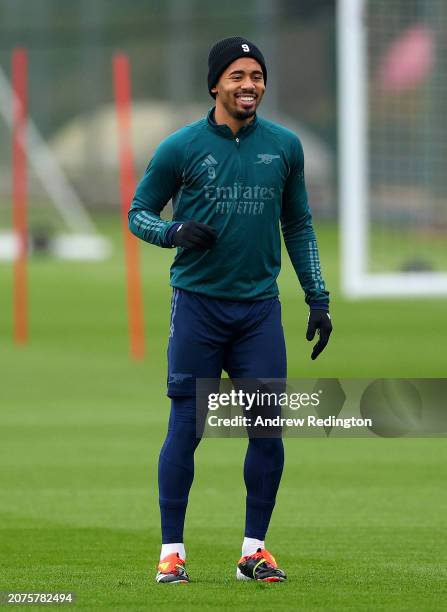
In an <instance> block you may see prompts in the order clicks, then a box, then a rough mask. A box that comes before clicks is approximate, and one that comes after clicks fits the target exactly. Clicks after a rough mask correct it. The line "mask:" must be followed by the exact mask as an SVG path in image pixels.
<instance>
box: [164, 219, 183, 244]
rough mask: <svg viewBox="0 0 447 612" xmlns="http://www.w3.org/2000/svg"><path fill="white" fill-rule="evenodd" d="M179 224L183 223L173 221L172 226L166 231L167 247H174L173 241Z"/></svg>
mask: <svg viewBox="0 0 447 612" xmlns="http://www.w3.org/2000/svg"><path fill="white" fill-rule="evenodd" d="M179 225H181V223H173V224H172V225H171V227H170V228H169V229H168V231H167V232H166V235H165V243H166V246H167V247H173V246H174V245H173V243H172V239H173V237H174V234H175V232H176V231H177V229H178V227H179Z"/></svg>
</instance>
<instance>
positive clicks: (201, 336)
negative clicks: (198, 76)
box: [129, 37, 332, 583]
mask: <svg viewBox="0 0 447 612" xmlns="http://www.w3.org/2000/svg"><path fill="white" fill-rule="evenodd" d="M208 68H209V70H208V91H209V93H210V95H211V96H212V97H213V98H214V99H215V101H216V104H215V106H214V107H213V108H212V109H211V110H210V112H209V113H208V115H207V117H205V118H203V119H201V120H199V121H197V122H196V123H193V124H191V125H188V126H186V127H184V128H182V129H181V130H179V131H177V132H175V133H174V134H172V135H171V136H169V137H168V138H167V139H166V140H164V141H163V142H162V143H161V144H160V145H159V147H158V148H157V150H156V152H155V154H154V156H153V158H152V160H151V162H150V163H149V165H148V167H147V170H146V173H145V175H144V177H143V178H142V180H141V182H140V184H139V186H138V188H137V191H136V194H135V197H134V199H133V202H132V206H131V209H130V211H129V227H130V229H131V231H132V232H133V233H134V234H135V235H136V236H138V237H139V238H141V239H142V240H145V241H146V242H149V243H151V244H155V245H158V246H161V247H168V248H169V247H177V249H178V250H177V254H176V257H175V259H174V263H173V264H172V266H171V285H172V287H173V295H172V301H171V320H170V333H169V343H168V396H169V397H170V398H171V413H170V418H169V426H168V433H167V437H166V440H165V442H164V444H163V447H162V449H161V453H160V458H159V471H158V476H159V502H160V512H161V531H162V546H161V554H160V563H159V566H158V573H157V576H156V580H157V582H159V583H178V582H188V581H189V577H188V575H187V573H186V569H185V559H186V552H185V546H184V543H183V527H184V521H185V513H186V507H187V503H188V495H189V491H190V488H191V485H192V482H193V477H194V452H195V450H196V448H197V446H198V444H199V442H200V438H198V437H197V431H196V380H197V379H199V378H213V379H219V378H220V376H221V374H222V370H225V371H226V372H227V373H228V375H229V376H230V378H232V379H233V380H235V379H258V378H275V379H281V380H285V379H286V375H287V373H286V350H285V343H284V335H283V328H282V324H281V305H280V302H279V299H278V286H277V283H276V279H277V277H278V274H279V271H280V267H281V236H280V229H279V228H280V226H281V229H282V233H283V236H284V241H285V244H286V247H287V250H288V253H289V256H290V259H291V261H292V264H293V266H294V268H295V271H296V273H297V276H298V279H299V282H300V284H301V286H302V288H303V290H304V295H305V301H306V303H307V305H308V307H309V317H308V325H307V333H306V337H307V339H308V340H313V338H314V336H315V333H316V332H318V334H319V340H318V342H317V343H316V344H315V346H314V348H313V352H312V355H311V358H312V359H315V358H316V357H317V356H318V355H319V354H320V353H321V351H322V350H323V349H324V347H325V346H326V344H327V342H328V340H329V335H330V333H331V331H332V326H331V321H330V317H329V312H328V310H329V294H328V291H327V290H326V288H325V284H324V281H323V278H322V276H321V272H320V264H319V256H318V249H317V243H316V239H315V234H314V230H313V226H312V218H311V214H310V211H309V206H308V202H307V195H306V188H305V182H304V155H303V149H302V147H301V143H300V141H299V139H298V138H297V136H296V135H295V134H293V133H292V132H290V131H289V130H287V129H285V128H284V127H282V126H280V125H278V124H275V123H272V122H270V121H267V120H265V119H263V118H260V117H258V116H257V113H256V111H257V108H258V107H259V104H260V103H261V100H262V97H263V95H264V92H265V88H266V84H267V68H266V65H265V61H264V57H263V55H262V53H261V52H260V50H259V49H258V48H257V47H256V46H255V45H254V44H253V43H252V42H250V41H248V40H246V39H244V38H240V37H232V38H226V39H225V40H221V41H219V42H217V43H216V44H215V45H214V46H213V47H212V49H211V51H210V54H209V58H208ZM171 198H172V202H173V220H172V221H164V220H162V219H161V218H160V212H161V211H162V209H163V208H164V206H165V205H166V204H167V202H168V201H169V200H170V199H171ZM283 464H284V450H283V442H282V438H281V437H280V436H279V437H268V438H266V437H256V436H250V437H249V441H248V447H247V453H246V456H245V462H244V480H245V485H246V489H247V497H246V515H245V537H244V540H243V543H242V556H241V558H240V559H239V562H238V564H237V571H236V576H237V578H238V579H240V580H262V581H268V582H282V581H283V580H285V579H286V575H285V572H284V571H283V570H281V569H279V568H278V566H277V563H276V561H275V559H274V558H273V556H272V555H271V554H270V553H269V552H268V551H267V550H266V548H265V536H266V533H267V529H268V526H269V522H270V518H271V515H272V511H273V508H274V505H275V500H276V493H277V491H278V487H279V483H280V480H281V475H282V470H283Z"/></svg>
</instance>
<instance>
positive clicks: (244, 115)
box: [230, 108, 256, 121]
mask: <svg viewBox="0 0 447 612" xmlns="http://www.w3.org/2000/svg"><path fill="white" fill-rule="evenodd" d="M255 114H256V108H255V109H254V110H246V111H233V112H230V115H231V116H232V117H233V119H238V120H239V121H243V120H244V119H249V118H250V117H253V116H254V115H255Z"/></svg>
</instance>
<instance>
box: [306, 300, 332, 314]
mask: <svg viewBox="0 0 447 612" xmlns="http://www.w3.org/2000/svg"><path fill="white" fill-rule="evenodd" d="M309 308H310V309H311V310H324V311H325V312H329V302H328V301H327V300H325V301H322V302H309Z"/></svg>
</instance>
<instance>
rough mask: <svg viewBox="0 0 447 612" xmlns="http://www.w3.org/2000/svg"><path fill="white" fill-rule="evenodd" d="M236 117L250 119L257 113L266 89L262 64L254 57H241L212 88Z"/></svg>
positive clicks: (230, 113)
mask: <svg viewBox="0 0 447 612" xmlns="http://www.w3.org/2000/svg"><path fill="white" fill-rule="evenodd" d="M211 91H212V92H213V93H217V97H216V104H222V106H223V107H224V108H225V110H226V111H227V113H228V114H229V115H230V116H231V117H233V118H234V119H239V120H243V119H248V118H249V117H252V116H253V115H254V114H255V113H256V109H257V107H258V106H259V104H260V103H261V100H262V96H263V95H264V91H265V84H264V76H263V74H262V68H261V66H260V64H259V63H258V62H257V61H256V60H255V59H253V58H252V57H240V58H239V59H237V60H235V61H234V62H233V63H232V64H230V65H229V66H228V68H226V70H225V71H224V72H223V73H222V74H221V76H220V79H219V81H218V83H217V85H216V87H214V88H213V89H212V90H211Z"/></svg>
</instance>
